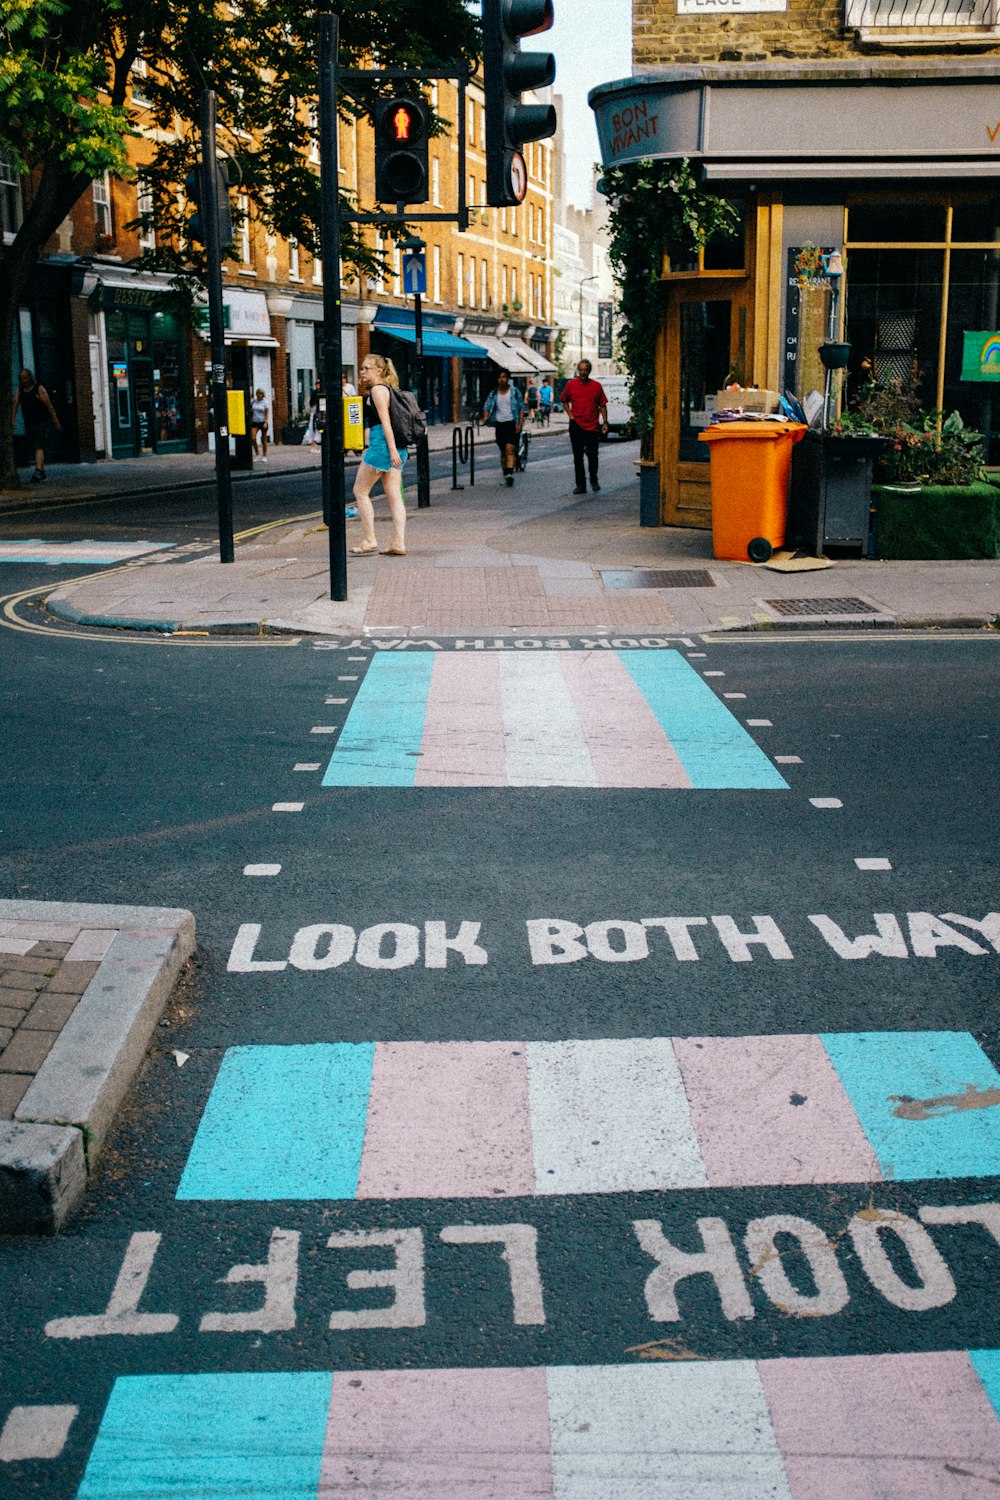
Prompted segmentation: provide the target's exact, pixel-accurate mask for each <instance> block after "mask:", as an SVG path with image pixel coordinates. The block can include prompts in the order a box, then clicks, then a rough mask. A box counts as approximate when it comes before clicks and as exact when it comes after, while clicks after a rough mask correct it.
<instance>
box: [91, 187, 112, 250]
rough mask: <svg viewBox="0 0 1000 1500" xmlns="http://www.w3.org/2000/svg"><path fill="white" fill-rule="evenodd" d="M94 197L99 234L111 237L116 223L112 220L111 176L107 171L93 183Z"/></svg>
mask: <svg viewBox="0 0 1000 1500" xmlns="http://www.w3.org/2000/svg"><path fill="white" fill-rule="evenodd" d="M92 191H93V197H94V223H95V224H96V226H97V232H98V234H103V235H105V236H106V237H107V238H108V239H110V238H111V236H112V234H113V232H114V225H113V223H112V220H111V178H110V176H109V175H108V173H107V172H105V173H104V175H103V176H102V177H96V178H95V179H94V185H93V190H92Z"/></svg>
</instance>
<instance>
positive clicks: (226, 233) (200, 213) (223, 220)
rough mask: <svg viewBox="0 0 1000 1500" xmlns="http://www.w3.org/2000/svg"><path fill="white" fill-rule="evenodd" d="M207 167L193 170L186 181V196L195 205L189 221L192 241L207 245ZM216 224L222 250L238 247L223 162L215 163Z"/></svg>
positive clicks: (202, 166)
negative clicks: (205, 176) (204, 171)
mask: <svg viewBox="0 0 1000 1500" xmlns="http://www.w3.org/2000/svg"><path fill="white" fill-rule="evenodd" d="M203 169H204V164H202V165H200V166H197V167H192V168H191V170H190V172H188V174H187V176H186V177H185V178H184V196H185V198H186V199H187V201H188V202H189V203H193V204H194V205H195V211H194V213H193V214H192V215H191V217H190V218H189V219H188V221H187V233H188V236H189V238H191V239H192V240H197V241H198V243H199V245H204V244H205V224H204V212H205V179H204V178H203V176H202V171H203ZM215 195H216V216H215V217H216V223H217V224H218V226H219V250H220V252H221V251H225V250H231V249H232V248H233V245H234V244H235V239H234V236H233V215H232V210H231V209H230V206H229V168H228V166H227V164H226V163H225V162H224V161H216V163H215Z"/></svg>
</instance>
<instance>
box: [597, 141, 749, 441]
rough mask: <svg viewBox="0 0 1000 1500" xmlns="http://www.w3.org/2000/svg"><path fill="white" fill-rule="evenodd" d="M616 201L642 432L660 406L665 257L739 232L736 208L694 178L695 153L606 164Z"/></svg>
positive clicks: (608, 187)
mask: <svg viewBox="0 0 1000 1500" xmlns="http://www.w3.org/2000/svg"><path fill="white" fill-rule="evenodd" d="M602 189H603V191H605V192H606V193H607V195H608V197H609V199H610V201H611V219H610V234H611V243H610V248H609V255H610V259H611V265H612V267H613V269H614V273H615V279H616V281H617V282H618V285H619V288H620V291H621V300H620V303H619V312H620V315H621V319H622V332H621V351H622V357H623V359H624V361H625V367H626V369H627V370H628V375H629V397H630V404H631V407H632V413H633V416H634V418H635V425H636V430H637V432H638V434H639V436H640V438H643V439H646V438H648V437H649V435H650V434H651V433H652V430H653V419H654V413H655V410H656V338H657V332H658V330H659V328H660V325H661V323H662V320H663V289H662V286H661V281H660V277H661V274H662V268H663V257H664V255H665V254H666V255H669V256H670V259H671V261H672V262H673V263H674V264H677V263H683V262H685V261H686V260H688V259H690V258H692V257H693V256H694V255H696V254H697V252H698V250H700V249H702V248H703V247H704V246H705V245H706V244H707V242H708V241H709V240H710V239H711V238H712V237H713V236H715V235H722V236H725V237H729V236H731V235H732V234H733V233H734V231H735V229H736V226H737V224H738V215H737V211H736V209H735V208H734V207H733V205H732V204H731V203H728V202H727V201H726V199H724V198H718V197H716V195H715V194H714V193H708V192H706V191H705V190H704V189H703V188H701V187H699V186H698V184H697V183H696V182H695V180H694V174H693V173H692V171H691V167H690V164H689V163H688V162H687V161H679V162H678V161H651V160H648V159H647V160H644V161H638V162H629V163H627V164H626V165H625V166H621V167H609V168H606V169H605V171H604V175H603V181H602Z"/></svg>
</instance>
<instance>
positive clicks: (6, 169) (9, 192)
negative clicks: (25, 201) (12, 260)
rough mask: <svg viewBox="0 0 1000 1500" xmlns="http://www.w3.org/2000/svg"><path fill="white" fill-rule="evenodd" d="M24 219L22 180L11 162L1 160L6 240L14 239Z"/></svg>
mask: <svg viewBox="0 0 1000 1500" xmlns="http://www.w3.org/2000/svg"><path fill="white" fill-rule="evenodd" d="M23 218H24V209H23V205H22V202H21V179H20V177H18V175H17V173H16V172H15V171H14V167H13V165H12V164H11V162H9V161H3V160H0V228H2V230H3V237H4V239H5V240H6V239H13V238H14V236H15V234H16V233H17V231H18V230H19V229H20V227H21V221H22V219H23Z"/></svg>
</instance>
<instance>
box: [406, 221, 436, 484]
mask: <svg viewBox="0 0 1000 1500" xmlns="http://www.w3.org/2000/svg"><path fill="white" fill-rule="evenodd" d="M403 249H404V250H407V251H410V252H411V253H420V252H421V251H423V250H425V249H426V246H425V244H424V242H423V240H422V239H420V238H419V236H418V235H415V234H412V235H410V237H409V239H406V240H404V241H403ZM403 290H404V292H405V290H406V287H405V286H404V287H403ZM413 362H414V368H415V373H416V377H417V381H416V383H417V401H418V402H419V404H420V405H421V406H423V405H424V398H425V396H426V390H425V387H424V308H423V302H422V300H421V296H420V293H419V292H418V291H417V290H416V285H415V286H414V292H413ZM430 503H431V456H430V450H429V448H428V444H427V434H426V433H425V434H424V436H423V437H422V438H419V439H418V441H417V509H418V510H427V509H428V507H429V506H430Z"/></svg>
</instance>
